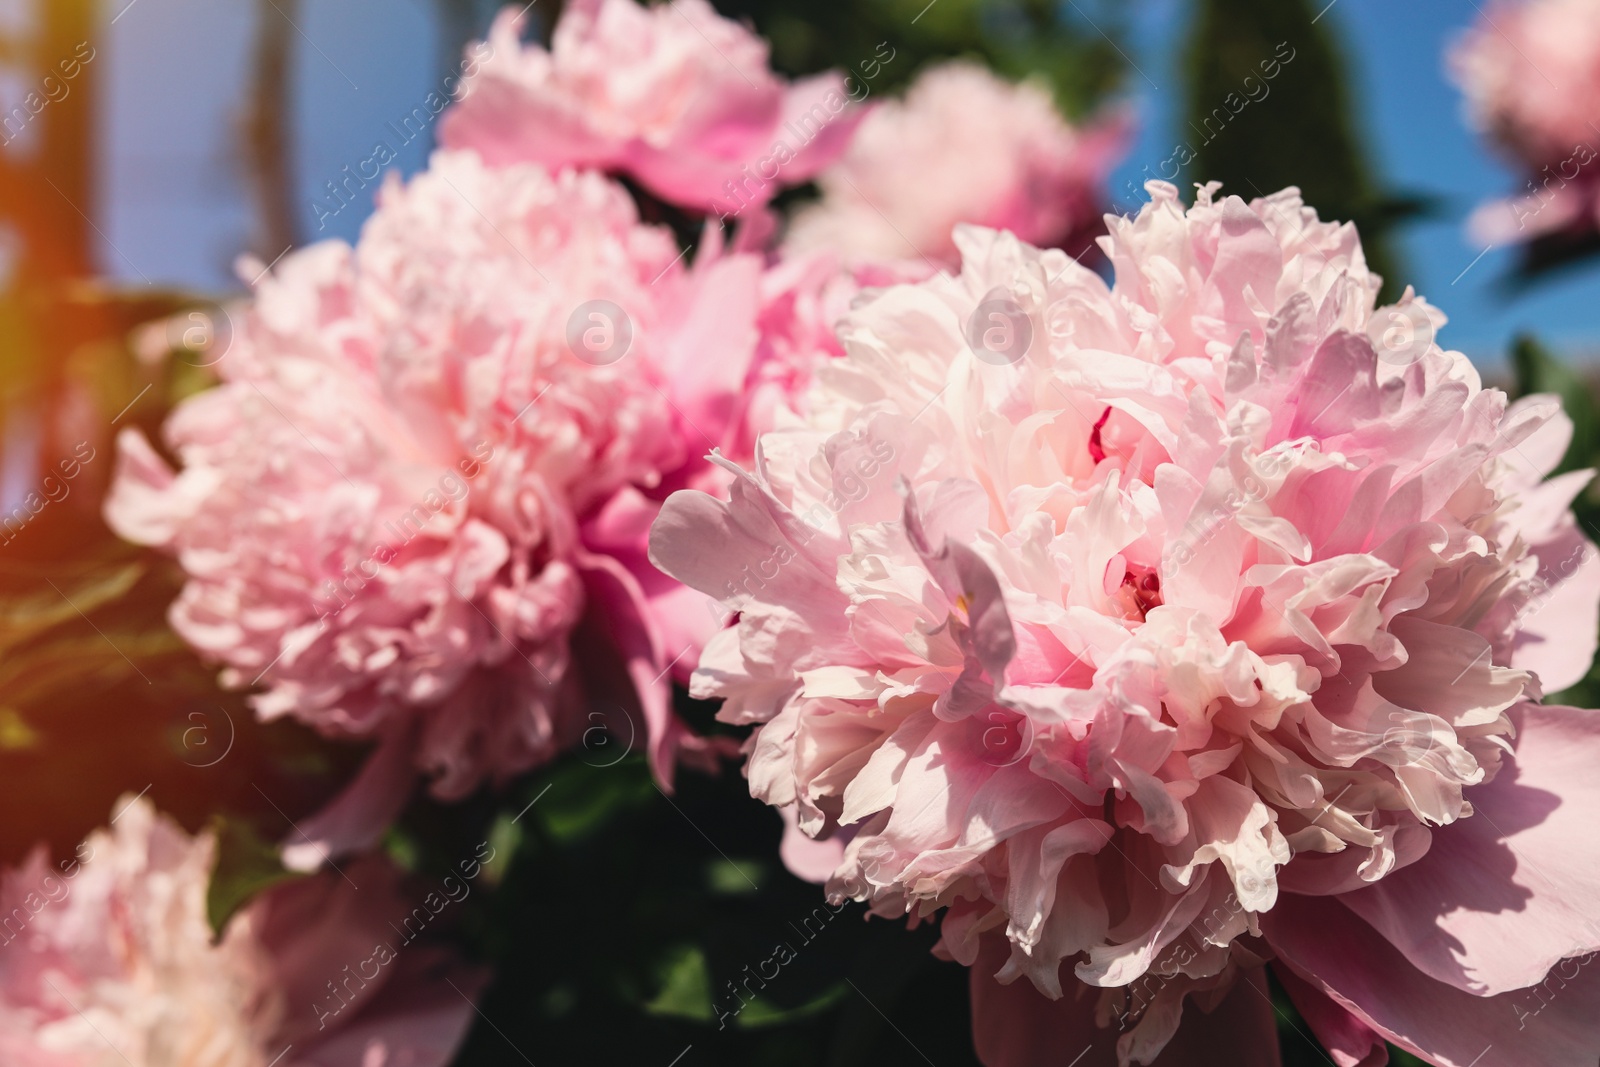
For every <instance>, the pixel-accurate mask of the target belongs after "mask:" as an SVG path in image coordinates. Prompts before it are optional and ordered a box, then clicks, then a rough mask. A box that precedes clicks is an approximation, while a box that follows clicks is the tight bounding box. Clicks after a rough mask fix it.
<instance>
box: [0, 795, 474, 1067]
mask: <svg viewBox="0 0 1600 1067" xmlns="http://www.w3.org/2000/svg"><path fill="white" fill-rule="evenodd" d="M118 808H119V809H120V811H119V812H118V813H117V814H116V815H115V817H114V819H113V825H112V827H111V828H110V829H107V830H97V831H95V832H94V833H92V834H90V835H89V837H88V838H87V839H86V840H85V841H84V842H83V844H82V845H80V846H79V847H78V850H77V853H76V858H74V859H71V860H67V861H64V862H62V863H61V864H60V865H59V871H58V870H57V869H56V868H52V867H51V866H50V864H49V861H48V859H47V857H46V855H45V850H44V848H43V847H42V846H41V847H40V848H39V849H38V850H37V851H36V852H35V853H34V854H33V855H32V856H31V857H30V858H29V859H28V861H27V862H26V863H25V864H24V865H23V866H22V867H21V868H19V869H17V870H12V871H7V872H5V874H4V876H3V879H0V907H3V908H4V916H5V925H4V933H3V937H4V944H3V945H0V1061H3V1062H5V1063H6V1064H7V1065H8V1067H112V1065H114V1064H117V1065H126V1067H267V1065H268V1064H276V1065H279V1067H443V1065H444V1064H446V1063H448V1062H449V1061H450V1058H451V1056H452V1054H453V1052H454V1050H455V1047H456V1046H457V1044H459V1043H460V1041H461V1038H462V1037H463V1036H465V1034H466V1030H467V1026H468V1024H469V1023H470V1022H471V1021H472V1003H471V1001H469V1000H467V999H466V998H467V997H468V996H471V995H475V994H476V992H477V990H478V988H479V987H480V986H481V985H482V977H481V976H479V975H477V974H476V973H474V972H471V971H469V970H468V969H467V968H465V967H462V966H460V965H458V964H454V963H452V962H451V961H450V958H449V957H448V956H447V955H446V954H444V953H442V952H441V951H440V950H439V949H437V948H433V947H430V946H426V945H422V944H417V945H414V946H413V945H407V944H404V943H403V942H402V941H401V939H400V938H398V937H397V936H396V935H395V933H394V931H393V930H392V929H391V928H390V926H389V923H390V922H391V921H400V920H402V919H404V918H405V917H406V916H407V914H408V909H409V907H410V905H411V903H412V902H411V901H409V900H408V899H407V898H406V897H405V896H404V895H403V894H402V893H401V891H400V885H399V881H398V877H397V872H396V871H395V869H394V868H392V867H390V866H389V865H388V864H387V863H385V862H384V861H381V860H365V861H361V862H359V863H355V864H351V865H350V866H349V867H348V868H347V869H346V872H345V873H346V874H347V875H348V876H349V877H350V878H351V879H353V880H354V884H355V886H359V890H358V889H357V888H354V887H352V885H351V884H350V883H347V882H346V881H345V880H344V878H343V877H341V876H340V875H338V874H335V873H333V872H331V871H330V872H326V873H324V874H322V875H318V876H316V877H313V878H309V879H305V880H302V881H298V882H293V883H287V884H284V885H281V886H279V887H277V888H275V889H271V890H268V891H267V892H266V893H265V894H263V895H262V896H260V897H258V898H257V899H256V900H255V901H253V902H252V903H251V904H250V905H248V906H247V907H246V908H245V909H244V910H243V911H241V912H239V913H238V914H236V915H235V916H234V917H233V918H232V919H231V920H230V921H229V923H228V926H227V928H226V930H224V931H223V933H222V936H221V938H220V939H214V938H213V937H212V933H211V927H210V925H209V924H208V922H207V919H206V889H207V883H208V882H209V881H210V874H211V866H212V863H213V861H214V858H215V853H216V842H215V840H214V839H213V838H212V836H211V835H209V834H202V835H200V836H199V837H190V836H189V835H188V834H186V833H184V831H183V830H182V828H181V827H179V826H177V825H176V824H175V823H173V822H172V821H170V820H169V819H167V818H165V817H164V816H160V815H157V814H156V811H155V809H154V807H153V806H152V805H151V804H150V802H149V801H148V800H142V799H133V800H131V801H130V800H129V799H127V798H124V799H122V800H120V801H119V802H118ZM380 945H381V946H383V947H384V948H386V949H387V952H386V953H384V954H381V955H383V959H382V964H381V966H380V965H378V964H376V963H374V962H373V961H374V958H375V957H376V956H378V955H380V954H379V953H378V951H377V948H378V946H380ZM365 964H372V966H373V967H375V968H376V971H377V973H376V974H366V975H365V977H362V976H361V975H356V974H352V973H351V968H355V969H357V970H363V969H364V968H363V965H365ZM452 985H453V986H454V987H455V988H454V989H452V988H451V986H452ZM330 991H339V992H341V993H342V994H343V995H340V996H339V997H338V999H333V997H332V994H331V993H330ZM347 998H348V999H347ZM325 999H326V1000H327V1003H324V1000H325ZM334 1006H336V1007H334Z"/></svg>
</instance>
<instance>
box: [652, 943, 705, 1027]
mask: <svg viewBox="0 0 1600 1067" xmlns="http://www.w3.org/2000/svg"><path fill="white" fill-rule="evenodd" d="M660 976H661V987H660V989H661V991H660V992H659V993H657V994H656V995H655V996H654V997H653V998H651V999H650V1000H649V1001H648V1002H646V1004H645V1005H644V1010H645V1011H647V1012H649V1013H650V1014H652V1015H670V1016H676V1017H677V1018H680V1019H693V1020H695V1021H696V1022H710V1021H711V1015H712V1013H711V968H710V967H708V966H707V965H706V957H705V954H704V953H702V952H701V951H700V949H699V948H697V947H696V946H694V945H676V946H674V947H673V948H672V949H670V950H669V952H668V955H667V958H666V959H665V960H664V961H663V963H662V965H661V969H660Z"/></svg>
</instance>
